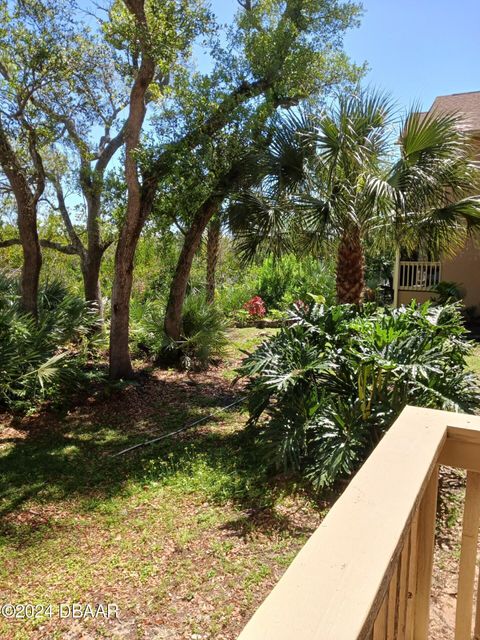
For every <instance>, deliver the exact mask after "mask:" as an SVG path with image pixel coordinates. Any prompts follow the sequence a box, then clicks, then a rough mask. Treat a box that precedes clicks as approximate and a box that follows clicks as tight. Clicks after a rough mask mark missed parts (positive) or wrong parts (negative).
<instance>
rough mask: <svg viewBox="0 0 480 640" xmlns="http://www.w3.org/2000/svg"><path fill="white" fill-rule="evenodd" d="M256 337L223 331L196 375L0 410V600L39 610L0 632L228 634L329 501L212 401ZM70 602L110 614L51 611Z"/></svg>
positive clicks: (238, 412)
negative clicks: (15, 414)
mask: <svg viewBox="0 0 480 640" xmlns="http://www.w3.org/2000/svg"><path fill="white" fill-rule="evenodd" d="M267 334H268V331H266V330H256V329H241V330H239V329H237V330H234V331H232V333H231V346H230V354H229V358H228V360H227V362H226V363H225V364H224V365H222V366H219V367H218V368H214V369H213V370H210V371H209V372H208V374H206V373H199V374H186V373H178V372H176V371H173V370H169V371H161V370H153V371H149V372H145V380H144V381H143V383H142V384H141V385H140V384H129V385H126V386H125V387H124V388H122V389H114V390H111V391H110V395H109V396H106V395H105V392H102V393H101V394H100V392H99V395H97V394H96V393H95V392H93V391H92V394H91V396H89V397H85V398H82V399H81V400H80V401H79V404H78V406H77V408H75V409H74V410H72V411H70V412H68V413H66V414H65V415H60V414H59V413H58V412H57V413H54V412H53V411H50V412H44V413H42V414H40V415H33V416H30V417H27V418H24V419H12V418H8V417H7V416H4V417H3V418H4V419H3V424H2V427H3V428H2V439H1V448H0V456H1V459H0V464H1V468H2V474H1V476H0V486H1V502H0V505H1V511H0V513H1V525H0V526H1V543H0V567H1V569H0V593H1V601H2V603H32V604H34V605H42V606H45V607H46V606H47V605H48V604H52V605H53V608H52V610H45V611H43V613H42V611H41V610H40V607H38V610H37V612H36V613H38V616H37V617H36V618H35V619H29V620H15V621H13V620H8V619H6V618H0V637H1V638H2V639H5V640H10V639H16V640H23V639H25V640H26V639H35V638H38V639H40V638H42V639H43V638H48V639H49V640H53V639H56V638H59V639H60V638H62V639H64V638H68V639H69V640H76V639H80V638H82V639H86V638H104V637H105V638H116V637H118V638H128V639H130V638H131V639H133V638H135V639H137V638H148V639H153V638H157V639H160V638H168V639H169V640H170V639H171V640H174V639H176V638H179V639H180V638H182V639H183V638H190V639H195V638H196V639H200V638H205V639H206V638H215V639H216V640H222V639H223V640H227V639H228V640H230V639H233V638H235V637H236V635H237V633H238V632H239V630H240V629H241V628H242V626H243V625H244V624H245V622H246V621H247V619H248V618H249V616H250V615H251V614H252V613H253V611H254V610H255V608H256V607H257V606H258V604H259V603H260V602H261V601H262V600H263V598H264V597H265V595H266V594H267V593H268V591H269V590H270V589H271V587H272V586H273V584H274V583H275V582H276V581H277V580H278V578H279V576H280V575H281V574H282V572H283V571H284V570H285V568H286V566H288V564H289V563H290V562H291V560H292V558H293V557H294V555H295V554H296V552H297V551H298V549H299V548H300V547H301V546H302V545H303V544H304V542H305V540H306V539H307V538H308V536H309V535H310V534H311V533H312V532H313V531H314V529H315V528H316V527H317V526H318V524H319V522H320V521H321V519H322V516H323V514H324V511H325V509H326V507H327V505H326V504H325V503H320V502H317V501H316V500H315V499H313V498H312V497H311V496H309V495H308V494H307V492H306V491H304V490H303V489H302V488H301V487H298V486H295V485H294V484H293V483H292V482H291V481H288V479H286V478H283V477H277V478H276V479H275V481H272V480H271V479H269V478H268V477H267V475H266V474H265V473H264V472H263V471H262V469H261V467H260V465H259V463H258V460H257V459H256V455H255V449H254V448H253V447H252V446H251V442H250V440H249V436H248V434H245V432H244V430H243V427H244V425H245V420H246V413H245V411H244V409H243V407H242V405H241V404H240V405H237V406H236V407H234V408H233V410H229V411H222V409H221V408H222V407H225V406H226V405H227V404H230V403H231V402H232V401H234V400H235V399H236V398H240V397H241V395H242V385H241V384H239V385H236V386H234V387H232V386H231V381H232V378H233V377H234V373H233V371H234V369H235V366H236V365H237V364H238V360H239V357H240V356H241V351H242V350H249V349H252V348H253V347H254V346H255V345H256V344H258V342H259V341H260V340H261V339H262V338H263V337H264V336H265V335H267ZM212 410H217V413H216V415H215V417H214V418H213V419H212V420H210V421H208V422H206V423H204V424H203V425H201V426H200V427H197V428H194V429H192V430H190V431H186V432H184V433H182V434H180V435H177V436H175V437H170V438H168V439H165V440H163V441H161V442H159V443H157V444H155V445H151V446H148V447H144V448H141V449H138V450H136V451H134V452H131V453H127V454H125V455H122V456H119V457H113V456H112V454H114V453H116V452H118V451H120V450H122V449H123V448H125V447H128V446H130V445H132V444H135V443H137V442H141V441H144V440H147V439H149V438H151V437H155V436H157V435H159V434H162V433H167V432H169V431H171V430H174V429H176V428H178V427H180V426H181V425H183V424H184V423H185V422H187V421H191V420H193V419H195V418H198V417H199V416H203V415H208V414H209V413H210V412H211V411H212ZM218 410H219V411H218ZM74 602H79V603H83V604H92V605H97V604H98V603H105V604H115V605H117V607H118V612H119V613H118V617H117V618H111V619H102V618H97V619H88V620H87V619H84V620H79V619H71V618H60V617H59V616H58V606H59V605H60V604H61V603H64V604H71V603H74ZM64 610H66V609H64Z"/></svg>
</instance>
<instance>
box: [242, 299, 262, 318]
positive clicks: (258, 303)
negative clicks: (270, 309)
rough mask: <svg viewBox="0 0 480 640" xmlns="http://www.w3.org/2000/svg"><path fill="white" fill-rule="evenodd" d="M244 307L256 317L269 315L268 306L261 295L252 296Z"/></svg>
mask: <svg viewBox="0 0 480 640" xmlns="http://www.w3.org/2000/svg"><path fill="white" fill-rule="evenodd" d="M243 308H244V309H246V310H247V311H248V313H249V315H250V316H253V317H255V318H263V317H264V316H266V315H267V308H266V306H265V303H264V301H263V300H262V299H261V297H260V296H253V298H250V300H248V301H247V302H245V304H244V305H243Z"/></svg>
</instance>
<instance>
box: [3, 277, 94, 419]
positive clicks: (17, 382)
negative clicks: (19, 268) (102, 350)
mask: <svg viewBox="0 0 480 640" xmlns="http://www.w3.org/2000/svg"><path fill="white" fill-rule="evenodd" d="M18 303H19V296H18V293H17V286H16V283H15V282H14V281H13V282H12V281H11V279H10V278H7V277H5V276H1V277H0V403H1V404H3V405H5V406H6V407H8V408H10V409H15V410H20V411H25V410H28V409H30V408H33V407H34V406H36V405H37V404H38V403H39V402H41V401H42V400H45V399H47V398H48V399H54V400H56V401H58V400H60V399H61V397H62V394H63V393H64V392H66V391H68V390H69V389H72V388H74V387H76V386H77V385H78V383H79V382H80V381H86V380H88V379H89V378H90V374H89V373H88V372H87V371H86V369H85V364H86V362H87V360H88V359H89V356H90V348H91V347H93V346H94V343H95V342H96V341H97V340H98V339H99V338H98V335H97V336H95V335H94V332H93V329H95V328H96V323H97V317H96V315H95V313H94V312H92V311H91V310H90V309H89V308H88V305H87V304H86V303H85V302H84V301H83V300H82V299H81V298H78V297H76V296H73V295H70V294H68V292H67V291H66V290H65V288H64V287H62V285H60V284H58V283H56V282H53V283H51V284H46V285H44V286H43V287H42V288H41V290H40V292H39V309H38V319H37V320H35V319H34V318H33V317H32V316H31V315H29V314H25V313H23V312H22V311H21V310H20V308H19V304H18Z"/></svg>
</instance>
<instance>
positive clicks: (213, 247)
mask: <svg viewBox="0 0 480 640" xmlns="http://www.w3.org/2000/svg"><path fill="white" fill-rule="evenodd" d="M219 247H220V217H219V216H215V217H214V218H213V219H212V220H211V221H210V224H209V225H208V236H207V291H206V301H207V304H213V302H214V300H215V276H216V271H217V262H218V251H219Z"/></svg>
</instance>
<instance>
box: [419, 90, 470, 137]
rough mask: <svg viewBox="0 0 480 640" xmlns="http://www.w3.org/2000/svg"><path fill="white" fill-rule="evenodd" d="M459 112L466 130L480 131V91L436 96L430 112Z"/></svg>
mask: <svg viewBox="0 0 480 640" xmlns="http://www.w3.org/2000/svg"><path fill="white" fill-rule="evenodd" d="M432 111H437V112H440V113H457V114H458V115H459V116H461V117H462V118H463V120H464V126H463V127H462V128H464V129H465V130H466V131H480V91H470V92H468V93H452V94H451V95H449V96H438V97H437V98H435V100H434V102H433V104H432V106H431V107H430V112H432Z"/></svg>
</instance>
